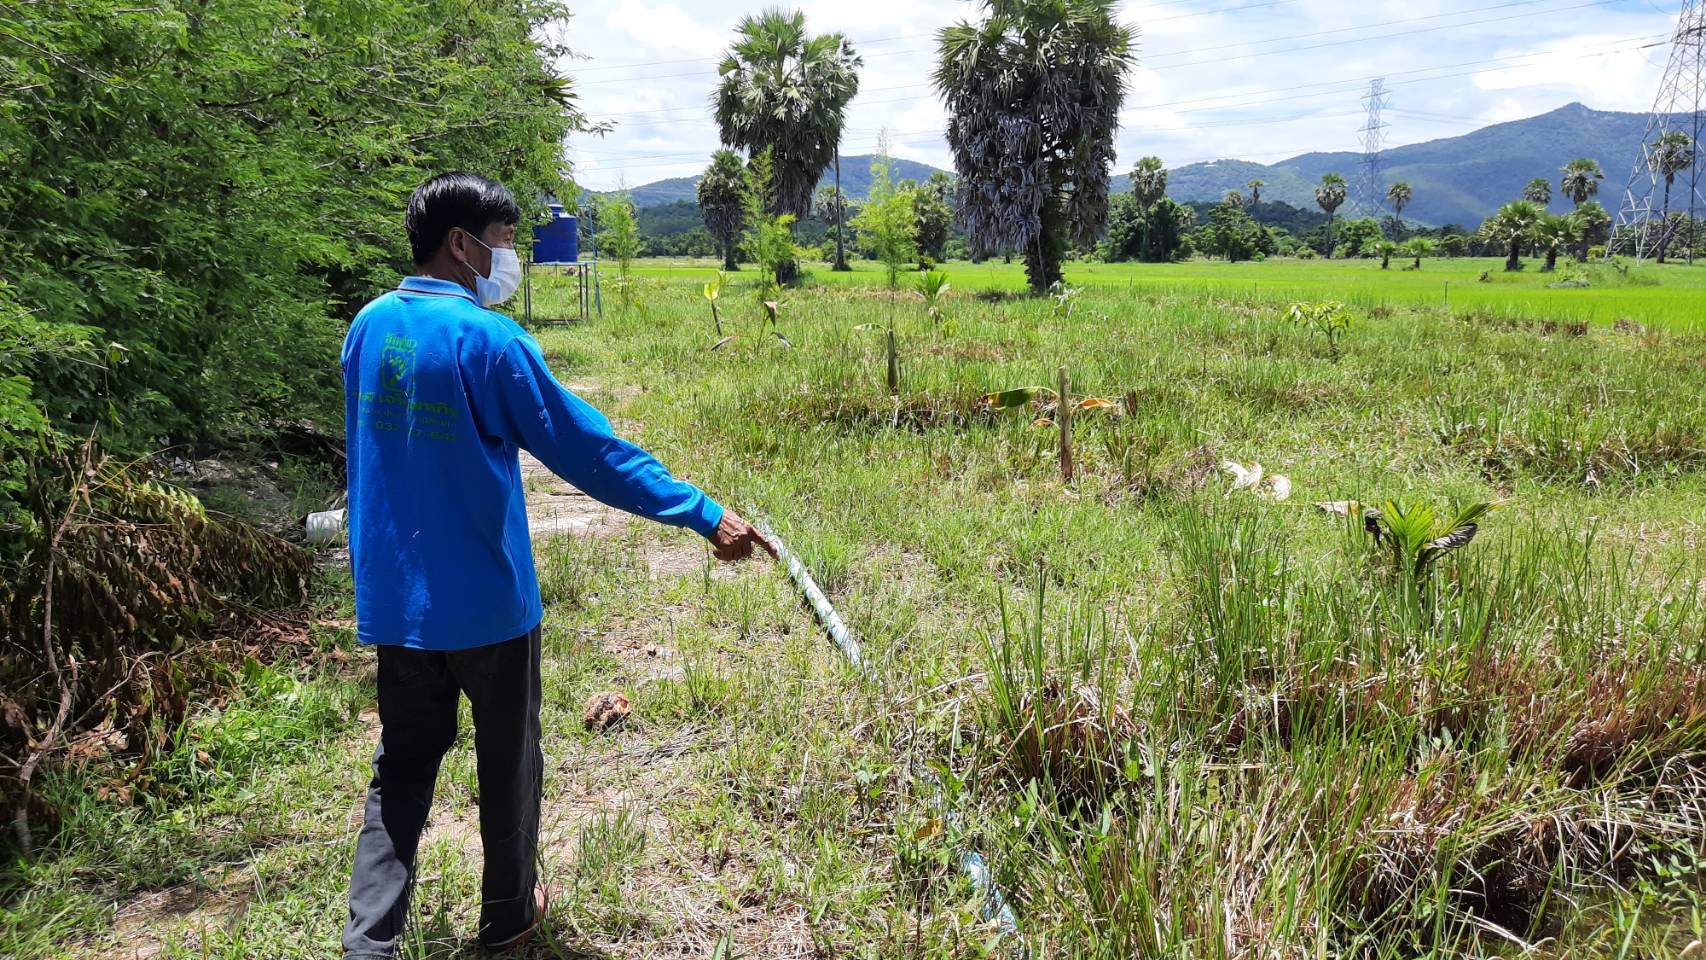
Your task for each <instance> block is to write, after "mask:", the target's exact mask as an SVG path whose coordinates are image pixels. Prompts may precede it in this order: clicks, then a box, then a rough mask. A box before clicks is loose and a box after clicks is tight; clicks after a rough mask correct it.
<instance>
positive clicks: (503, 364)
mask: <svg viewBox="0 0 1706 960" xmlns="http://www.w3.org/2000/svg"><path fill="white" fill-rule="evenodd" d="M488 391H489V393H490V395H489V396H487V397H484V398H482V401H483V402H482V403H481V404H480V405H479V409H480V411H481V421H482V423H481V427H482V429H484V430H486V431H487V432H489V433H491V434H493V435H495V436H499V437H503V438H504V439H506V440H509V441H510V442H511V443H514V444H516V445H517V446H519V447H521V448H522V449H524V450H526V451H528V452H529V453H532V454H533V455H534V456H536V457H538V458H539V460H540V462H542V463H544V464H545V466H547V467H550V468H551V471H552V472H553V473H555V474H557V475H558V476H560V477H562V478H563V479H565V480H567V481H569V482H570V483H572V484H574V485H575V486H576V487H578V488H580V489H581V490H582V491H583V492H585V493H586V495H587V496H589V497H592V498H593V499H595V500H598V501H599V502H601V503H607V504H609V505H610V506H613V507H616V508H617V509H619V510H626V511H628V512H629V513H633V514H636V515H638V516H642V517H645V518H647V519H649V520H656V521H658V522H659V523H667V524H670V525H672V526H678V527H686V528H687V529H689V530H692V531H694V532H695V533H698V534H699V535H701V536H703V537H705V538H706V539H708V540H710V541H711V546H712V550H713V552H714V553H715V554H716V555H717V558H718V559H719V560H738V559H742V558H745V557H748V556H751V555H752V548H753V546H754V545H757V546H759V547H761V548H762V549H764V550H765V551H767V552H769V553H770V555H771V556H772V557H774V556H775V555H776V551H775V550H774V548H772V547H771V545H770V544H769V543H768V542H767V541H766V540H765V539H764V537H763V535H762V534H760V533H759V532H758V531H757V529H755V528H754V527H753V526H752V524H750V523H747V522H746V521H745V520H744V519H742V518H741V517H739V516H738V515H736V514H735V513H734V511H732V510H727V509H724V508H723V507H722V506H721V505H720V504H718V503H717V502H716V501H715V500H712V499H711V498H710V497H709V496H707V495H706V494H705V492H704V491H702V490H700V489H699V488H698V487H696V486H694V485H693V484H690V483H686V482H684V481H681V480H677V479H676V478H675V477H673V476H671V475H670V472H669V471H668V470H667V469H665V467H664V465H663V464H661V463H659V462H658V460H657V458H656V457H653V456H652V455H651V454H649V453H647V452H646V451H645V450H642V449H641V448H640V447H638V446H636V445H634V444H632V443H630V442H628V441H627V440H624V439H622V438H621V437H619V436H617V435H616V433H615V431H614V430H613V429H612V428H611V425H610V420H609V419H608V418H606V417H605V416H604V414H602V413H600V412H599V411H598V410H597V409H596V408H594V407H593V406H592V405H591V404H589V403H587V402H586V401H584V400H582V399H581V398H579V397H577V396H575V395H574V394H573V393H570V392H569V391H568V390H566V389H564V387H563V386H562V385H561V384H559V383H558V382H557V380H556V378H555V377H553V376H552V375H551V371H550V369H549V368H548V367H546V365H545V359H544V357H542V356H541V355H540V354H539V351H538V349H537V347H535V346H534V344H533V342H532V341H531V340H530V339H528V338H525V337H517V338H516V339H514V340H512V341H510V343H509V345H508V346H506V347H505V348H504V349H503V350H502V351H501V352H500V353H499V354H498V355H497V356H495V357H494V358H493V359H492V363H491V368H490V374H489V379H488Z"/></svg>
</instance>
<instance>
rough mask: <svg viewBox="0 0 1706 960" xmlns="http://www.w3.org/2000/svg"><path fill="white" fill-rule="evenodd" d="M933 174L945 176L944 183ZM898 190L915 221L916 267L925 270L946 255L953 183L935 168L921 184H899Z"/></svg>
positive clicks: (951, 224) (952, 211)
mask: <svg viewBox="0 0 1706 960" xmlns="http://www.w3.org/2000/svg"><path fill="white" fill-rule="evenodd" d="M937 177H941V178H943V179H947V180H948V181H949V182H948V184H947V186H946V188H944V186H943V185H942V184H941V183H940V182H939V181H937V179H936V178H937ZM902 186H903V189H902V192H903V193H905V194H906V197H907V200H908V201H910V202H911V204H912V215H913V220H914V221H915V222H916V224H917V228H916V234H917V242H918V266H919V269H927V268H929V267H931V266H934V265H935V264H937V263H939V262H941V261H942V260H943V258H945V257H946V256H947V251H948V232H949V230H950V228H951V227H953V225H954V208H953V207H952V206H951V205H950V204H949V202H948V197H950V196H952V191H953V183H952V180H951V179H949V178H948V176H947V174H945V173H943V172H942V171H940V170H938V171H936V172H935V173H933V174H931V175H930V181H929V182H927V183H923V184H915V183H910V182H909V183H906V184H903V185H902Z"/></svg>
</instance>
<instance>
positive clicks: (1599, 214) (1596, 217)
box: [1570, 200, 1611, 263]
mask: <svg viewBox="0 0 1706 960" xmlns="http://www.w3.org/2000/svg"><path fill="white" fill-rule="evenodd" d="M1570 216H1572V217H1574V218H1575V220H1576V230H1577V232H1578V233H1579V234H1581V236H1580V238H1579V239H1578V240H1577V241H1576V259H1577V260H1578V261H1581V262H1583V263H1585V262H1587V258H1588V248H1589V247H1591V246H1594V245H1596V244H1603V243H1605V242H1606V241H1607V240H1609V239H1611V214H1609V213H1607V212H1606V211H1605V208H1604V207H1602V206H1600V205H1599V201H1598V200H1584V201H1582V202H1581V203H1580V204H1578V205H1577V206H1576V209H1574V210H1572V211H1570Z"/></svg>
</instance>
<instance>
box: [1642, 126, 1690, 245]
mask: <svg viewBox="0 0 1706 960" xmlns="http://www.w3.org/2000/svg"><path fill="white" fill-rule="evenodd" d="M1647 162H1648V163H1650V164H1652V167H1653V171H1654V172H1656V173H1657V174H1658V175H1659V176H1661V177H1664V178H1665V207H1664V215H1663V218H1662V219H1661V220H1660V221H1659V223H1660V229H1659V262H1660V263H1664V262H1665V248H1666V247H1667V246H1669V245H1670V235H1671V222H1670V187H1671V184H1672V183H1674V182H1676V175H1677V174H1679V173H1681V172H1682V171H1684V170H1687V169H1688V168H1689V167H1692V166H1694V138H1693V137H1690V136H1689V135H1688V134H1686V133H1684V132H1682V131H1681V130H1672V131H1671V132H1669V133H1667V134H1664V135H1663V136H1661V137H1659V138H1658V139H1657V140H1654V141H1653V143H1652V146H1651V147H1649V148H1648V153H1647Z"/></svg>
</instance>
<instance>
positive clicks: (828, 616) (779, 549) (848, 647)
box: [757, 522, 1023, 953]
mask: <svg viewBox="0 0 1706 960" xmlns="http://www.w3.org/2000/svg"><path fill="white" fill-rule="evenodd" d="M757 527H758V532H759V533H762V534H764V539H766V540H769V541H770V545H771V546H773V547H775V548H776V556H777V557H778V558H779V559H780V560H781V561H782V563H783V565H784V566H786V567H787V568H788V578H789V579H790V580H793V581H794V586H796V587H798V588H799V589H800V593H802V594H804V595H805V598H806V600H807V602H809V603H810V604H811V607H812V611H813V612H814V613H816V614H817V619H818V622H819V623H821V624H823V628H824V630H825V631H827V632H828V633H829V638H830V639H831V640H833V641H835V645H836V647H837V648H839V649H840V650H841V652H842V654H843V655H845V656H846V657H847V662H848V663H850V664H852V665H853V668H854V669H855V670H858V671H859V673H860V674H862V675H864V676H866V677H870V678H871V679H873V680H876V681H877V682H878V683H879V684H880V683H881V682H882V677H881V676H879V675H878V674H877V673H876V671H875V670H873V669H871V666H870V664H869V663H867V662H866V660H865V655H864V654H863V653H862V652H861V651H860V649H859V641H858V640H857V639H855V638H854V636H853V634H852V632H851V631H849V630H848V629H847V624H846V622H845V621H843V620H842V619H841V615H840V614H839V613H836V612H835V607H834V605H832V604H831V603H830V602H829V598H828V597H826V596H824V595H823V590H822V589H820V588H819V587H818V585H817V581H816V580H813V579H812V575H811V571H809V570H807V569H806V565H805V564H804V563H802V562H800V558H799V557H797V556H795V555H794V551H792V550H789V549H788V545H787V544H785V543H783V542H782V538H781V537H778V536H777V535H776V531H775V530H774V529H773V528H772V527H771V526H770V525H769V524H768V523H763V522H760V523H758V524H757ZM931 788H932V789H933V790H934V791H935V794H936V796H937V797H938V798H940V797H941V796H942V785H941V784H940V783H936V782H935V778H934V777H931ZM959 865H960V873H961V874H963V875H964V876H965V878H966V880H967V881H969V882H970V883H971V886H972V890H974V891H975V892H976V893H977V895H978V897H979V899H981V900H982V901H983V906H982V907H981V908H979V910H978V916H979V917H981V918H982V919H983V920H984V922H985V923H991V922H992V923H994V924H995V928H996V929H997V930H998V931H1000V933H1001V934H1002V935H1004V936H1012V937H1014V938H1015V939H1017V938H1018V936H1019V921H1018V918H1017V917H1015V916H1014V915H1013V908H1012V907H1011V906H1009V905H1008V903H1007V899H1006V898H1005V897H1003V896H1002V895H1001V888H1000V887H998V886H996V884H995V878H994V877H993V876H991V875H990V872H989V864H988V863H986V862H984V859H983V857H982V856H981V855H979V854H978V853H976V852H974V851H971V850H962V851H961V852H960V856H959ZM1017 951H1018V952H1020V953H1022V951H1023V946H1022V945H1021V946H1020V947H1019V948H1017Z"/></svg>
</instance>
